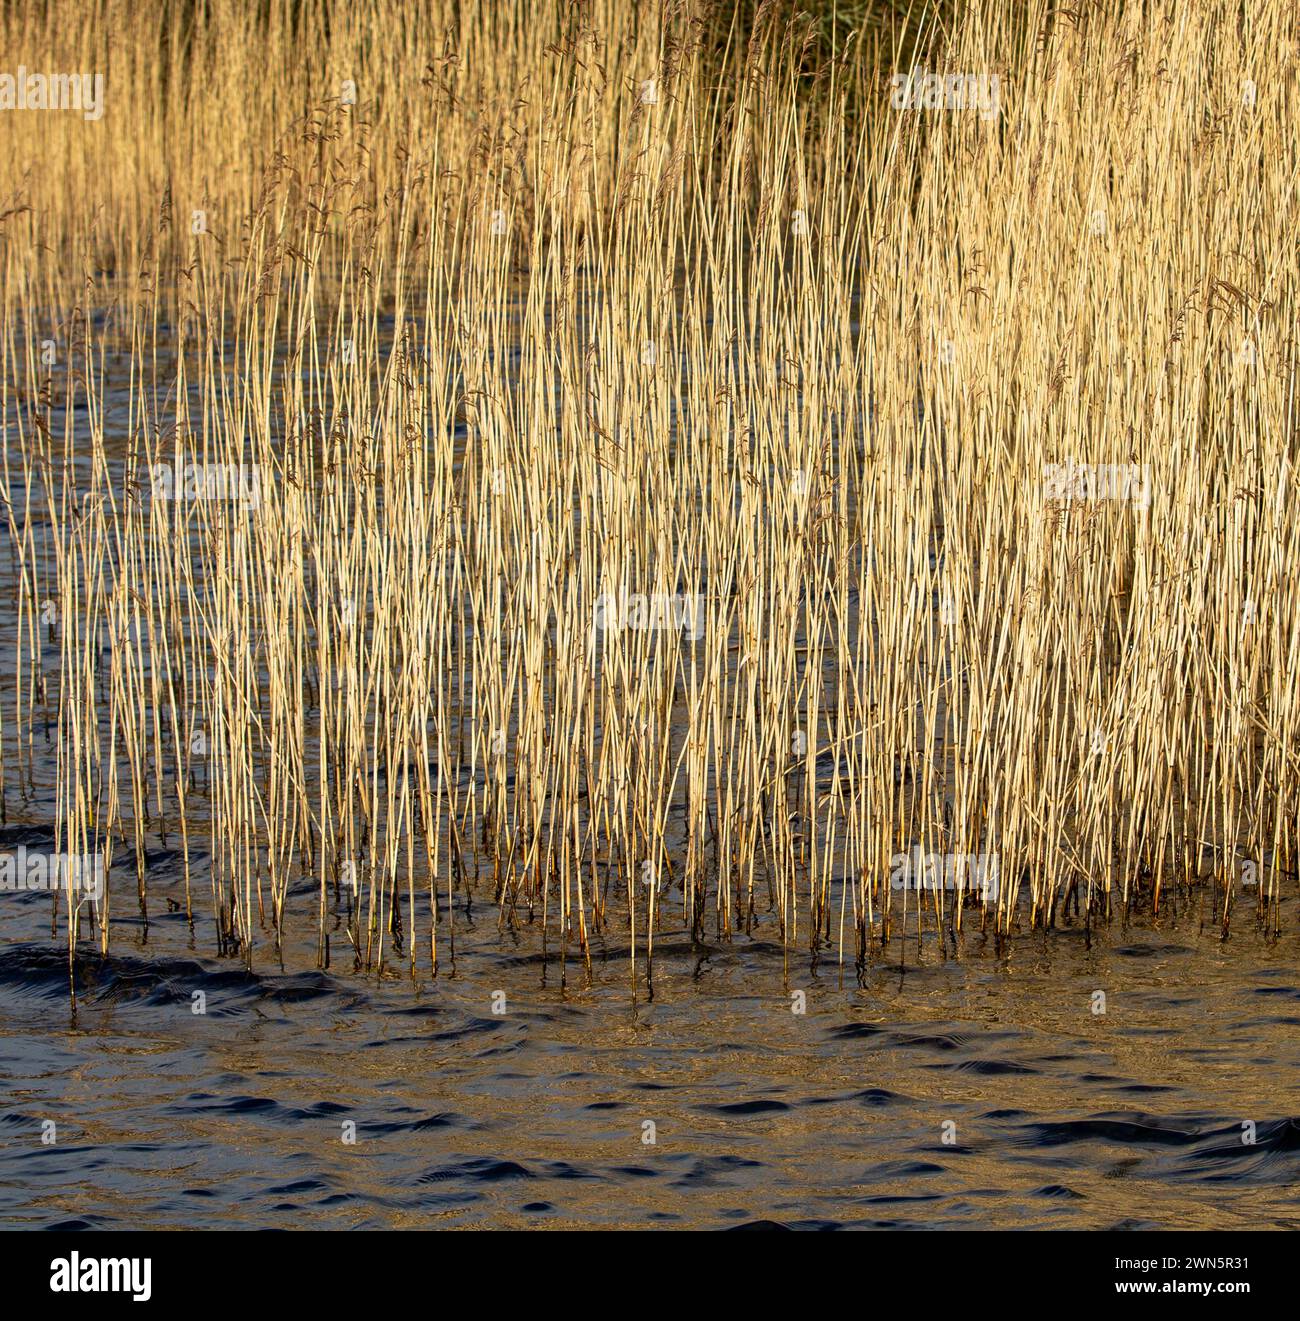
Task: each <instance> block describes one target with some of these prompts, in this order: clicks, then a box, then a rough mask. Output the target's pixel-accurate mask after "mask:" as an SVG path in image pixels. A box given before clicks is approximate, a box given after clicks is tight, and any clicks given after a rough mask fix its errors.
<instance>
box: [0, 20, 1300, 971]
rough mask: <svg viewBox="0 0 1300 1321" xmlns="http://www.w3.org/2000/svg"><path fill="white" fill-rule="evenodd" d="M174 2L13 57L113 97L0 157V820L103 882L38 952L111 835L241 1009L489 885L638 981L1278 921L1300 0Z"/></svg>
mask: <svg viewBox="0 0 1300 1321" xmlns="http://www.w3.org/2000/svg"><path fill="white" fill-rule="evenodd" d="M160 13H161V17H160V16H159V14H157V13H155V14H150V15H147V16H146V15H144V14H142V13H140V12H139V11H138V10H135V9H133V8H132V7H130V6H128V5H126V4H124V3H118V2H117V0H92V2H91V3H88V4H79V5H72V4H69V3H66V0H50V3H48V4H43V5H38V4H34V3H32V4H19V5H17V6H12V7H6V9H5V11H4V13H3V14H0V49H3V50H4V51H6V52H7V53H9V58H10V60H11V62H12V63H13V64H17V63H18V62H19V61H20V60H21V61H22V62H23V63H24V64H25V65H26V67H27V68H29V69H35V68H45V69H66V70H74V69H75V70H102V71H103V72H104V73H105V109H104V114H103V117H102V118H101V119H99V120H97V121H94V122H90V121H86V120H85V119H84V118H83V117H82V116H80V115H75V114H72V115H69V114H66V113H55V112H36V111H26V112H22V111H14V112H6V113H5V117H4V124H5V128H6V131H7V135H8V136H7V139H6V140H7V141H8V142H9V143H10V150H9V151H8V152H7V153H6V159H5V161H4V164H3V166H2V167H0V168H3V170H4V174H5V177H4V179H3V180H2V181H0V300H2V304H3V309H4V324H3V337H2V341H0V445H2V448H3V465H2V471H0V481H2V483H3V485H2V486H0V506H2V507H3V514H2V517H0V523H2V525H3V527H4V534H3V547H2V548H0V564H3V565H4V568H3V570H0V575H2V579H0V580H2V581H3V584H4V586H3V593H4V595H3V599H4V609H3V614H2V615H0V640H3V643H4V649H5V660H4V664H3V671H2V674H3V678H2V681H0V698H2V700H0V776H2V777H3V783H2V786H0V798H2V799H3V810H4V811H5V813H6V815H7V817H8V819H9V820H10V821H36V822H45V821H48V822H49V824H50V826H51V828H52V833H53V839H54V847H55V848H56V849H57V850H61V851H67V852H69V853H73V854H78V855H86V854H96V855H101V856H102V857H103V858H104V859H105V860H106V862H107V864H108V875H109V883H108V885H107V888H106V890H105V892H104V893H103V894H102V895H101V896H100V897H99V898H97V899H93V900H92V899H85V898H78V897H77V896H75V895H74V894H73V893H72V892H71V891H70V890H69V891H67V892H65V894H64V896H63V898H62V900H61V903H62V916H61V918H60V919H59V921H60V922H61V923H62V926H63V928H64V929H65V930H66V936H67V940H68V948H69V955H70V958H74V957H75V956H76V954H77V951H78V950H79V949H82V948H84V949H87V950H89V949H92V948H96V947H97V948H98V949H100V950H102V951H104V952H107V951H108V950H109V948H110V934H111V933H112V932H113V929H114V928H113V919H114V917H115V915H116V914H118V913H119V912H122V911H123V910H124V911H125V913H126V914H135V913H137V912H138V913H139V914H142V915H144V916H145V918H146V919H147V918H148V916H149V914H150V912H151V908H156V906H157V904H158V903H159V902H160V897H159V896H160V893H161V892H160V889H159V882H158V880H157V872H158V870H159V864H158V862H157V860H158V858H159V857H160V856H162V857H165V858H166V859H168V860H169V861H168V864H167V865H168V866H169V867H170V868H171V872H170V875H171V877H172V880H171V883H170V886H169V888H168V890H167V896H168V900H167V901H168V902H170V903H171V904H173V905H177V904H183V906H184V908H185V910H186V912H187V913H188V914H189V915H190V916H191V918H192V920H193V921H194V922H195V923H196V924H197V925H198V926H199V927H200V929H201V930H203V931H205V932H207V933H211V932H212V930H213V927H212V926H211V925H209V923H212V924H214V925H215V945H216V948H217V950H218V951H219V952H220V953H222V954H225V955H228V956H230V957H238V958H241V959H243V960H245V961H246V962H247V963H248V964H249V965H250V966H252V965H253V964H254V963H255V962H256V961H257V960H258V959H262V960H268V961H269V960H274V959H275V958H276V957H278V955H279V953H280V952H281V951H282V948H283V946H284V944H285V942H286V939H287V931H288V928H289V925H290V924H292V923H298V924H305V929H306V930H307V931H311V930H314V931H315V943H316V948H317V957H318V960H319V961H320V963H321V964H322V965H337V964H338V963H339V962H340V961H341V960H344V961H350V962H351V963H352V964H354V965H355V966H356V967H357V968H359V969H365V970H371V971H374V970H384V969H392V970H403V969H404V970H409V972H410V973H411V974H412V975H416V976H427V975H430V974H432V973H436V972H439V971H441V970H443V969H445V968H449V967H452V966H454V961H455V955H456V934H457V926H458V922H460V921H462V918H461V916H460V914H461V913H462V911H463V910H464V908H465V907H466V905H468V904H470V903H472V902H479V903H482V902H486V901H488V900H490V901H491V903H493V904H494V905H495V906H496V909H497V912H498V920H499V922H500V924H501V925H502V927H503V928H506V927H510V928H515V929H520V930H522V929H531V930H533V931H535V932H537V933H539V934H540V937H541V939H543V940H544V941H545V942H546V944H547V948H548V950H549V949H553V950H554V951H555V953H556V957H557V958H559V959H561V960H562V961H563V962H564V963H565V964H569V963H575V964H577V963H580V962H581V961H583V960H589V959H590V957H591V950H592V946H593V942H595V941H597V940H605V939H607V938H611V937H612V938H616V939H617V940H619V941H625V942H626V943H627V947H628V949H629V950H630V954H631V960H632V971H633V977H634V979H636V978H637V977H639V976H640V975H642V973H643V972H644V970H645V969H646V968H647V967H648V966H649V965H648V963H647V960H649V959H652V958H653V953H654V941H655V938H656V936H658V935H661V934H662V933H663V932H665V931H680V930H683V929H685V930H687V931H689V932H690V933H692V934H694V935H695V936H697V937H699V938H706V937H707V938H708V939H719V938H721V939H726V938H728V937H732V936H736V935H738V934H741V933H752V932H754V931H756V930H760V929H761V930H768V931H772V932H775V933H777V935H778V936H779V939H780V940H782V941H783V942H785V943H786V944H787V945H788V946H791V947H794V946H803V947H811V948H813V949H814V950H816V951H819V952H822V953H824V954H826V955H828V956H829V957H832V958H835V959H838V960H840V961H845V962H852V961H855V960H856V961H862V960H865V959H867V958H869V957H870V956H871V953H872V951H873V950H875V949H879V948H880V947H881V945H882V944H883V943H884V942H888V941H889V940H891V939H895V938H901V937H902V936H903V934H904V933H906V932H911V933H912V936H913V937H914V938H915V939H916V940H921V941H924V940H927V939H939V940H942V941H944V942H947V941H949V940H950V939H954V940H955V939H957V938H958V937H959V935H960V933H961V931H962V930H963V928H965V929H968V930H969V929H970V928H971V927H972V926H974V927H975V928H977V929H979V930H981V931H984V932H989V933H992V934H993V935H994V936H996V937H998V938H999V939H1000V938H1002V937H1004V936H1009V935H1011V934H1012V933H1014V932H1015V931H1017V930H1026V929H1029V928H1032V927H1035V926H1038V927H1050V926H1052V925H1055V924H1059V923H1061V922H1063V921H1068V922H1082V923H1086V924H1092V923H1094V922H1098V921H1106V920H1109V919H1111V918H1113V917H1114V916H1115V915H1116V914H1121V915H1125V914H1128V913H1130V912H1131V911H1133V910H1134V909H1136V908H1143V909H1146V908H1150V909H1151V910H1153V911H1155V912H1157V913H1160V914H1163V913H1165V912H1166V911H1168V910H1170V909H1171V908H1172V909H1173V910H1175V911H1177V910H1178V909H1179V908H1180V907H1183V908H1186V907H1188V906H1193V907H1194V908H1195V909H1196V910H1197V911H1199V912H1200V913H1201V915H1202V918H1203V920H1209V921H1212V922H1213V923H1215V924H1218V925H1219V926H1221V928H1222V931H1223V934H1224V935H1225V936H1226V935H1227V932H1228V929H1229V921H1230V917H1231V914H1232V911H1233V908H1234V906H1238V907H1239V906H1241V905H1243V904H1244V905H1245V906H1246V911H1248V912H1249V913H1250V915H1251V918H1252V920H1254V921H1256V922H1258V923H1259V924H1260V925H1261V926H1262V927H1263V928H1264V929H1265V930H1266V931H1270V932H1272V931H1276V930H1277V929H1278V928H1279V926H1280V924H1281V922H1282V920H1283V902H1284V900H1285V899H1286V898H1287V897H1288V896H1290V897H1292V898H1294V893H1295V885H1294V877H1295V870H1294V869H1295V844H1296V830H1297V809H1298V807H1300V797H1298V794H1300V701H1298V700H1297V684H1296V681H1295V678H1294V676H1295V675H1296V673H1297V672H1298V671H1300V605H1298V596H1300V593H1298V592H1297V587H1298V586H1300V584H1297V568H1298V567H1300V540H1298V539H1300V517H1297V515H1296V512H1295V511H1296V504H1295V499H1294V490H1295V486H1294V483H1295V480H1296V475H1295V473H1294V471H1293V459H1294V454H1295V451H1296V447H1297V438H1298V436H1300V427H1298V415H1297V398H1296V386H1297V374H1296V354H1297V345H1296V329H1297V324H1298V322H1297V276H1298V272H1300V261H1298V253H1297V241H1296V236H1297V234H1300V215H1298V214H1297V200H1296V198H1297V190H1296V182H1297V163H1296V154H1295V128H1296V125H1297V123H1300V95H1298V89H1297V74H1298V71H1300V68H1298V64H1297V59H1298V55H1300V44H1298V39H1300V14H1298V13H1297V10H1296V8H1295V6H1294V5H1292V4H1290V3H1287V2H1286V0H1260V3H1257V4H1251V5H1248V6H1242V5H1240V4H1236V3H1227V2H1226V0H1195V2H1194V3H1187V2H1186V0H1178V2H1177V3H1175V2H1174V0H1155V2H1154V3H1152V2H1150V0H1148V2H1147V3H1134V2H1131V0H1116V2H1115V3H1113V4H1105V5H1094V4H1087V3H1084V4H1080V5H1076V6H1072V7H1070V8H1064V7H1060V6H1049V5H1047V4H1044V3H1028V4H1024V5H1015V6H1012V5H1006V4H1003V3H989V4H979V3H974V4H970V5H957V6H943V7H941V8H939V9H936V10H935V11H933V12H927V11H924V10H922V9H921V8H920V7H913V9H911V10H909V11H906V12H904V11H903V10H901V9H892V8H889V7H888V6H879V7H876V6H859V7H858V9H857V10H854V9H852V8H847V9H845V10H842V11H841V10H836V11H833V12H832V13H831V14H830V15H828V16H827V15H808V14H802V13H799V12H797V10H796V9H795V8H793V7H791V6H788V5H780V4H771V3H763V4H760V5H758V6H757V8H742V10H741V11H739V12H733V10H732V8H731V7H730V6H727V7H720V8H716V9H715V8H711V7H708V6H705V5H703V4H694V3H690V2H689V0H688V2H683V3H670V4H666V5H662V6H659V5H655V6H649V5H645V6H630V5H626V4H622V3H618V2H616V0H589V2H587V3H579V4H560V3H555V2H554V0H537V3H535V4H530V5H523V4H511V3H506V4H498V3H492V4H487V3H484V4H478V3H474V2H473V0H463V2H462V3H458V4H453V3H450V2H449V0H425V2H424V3H419V4H417V5H414V6H410V5H406V4H403V5H393V4H389V3H386V0H378V3H376V4H374V5H372V6H354V5H344V4H335V3H332V2H329V0H316V2H315V3H290V2H289V0H270V3H268V4H265V5H262V6H256V7H249V6H245V5H242V4H238V3H234V2H233V0H211V2H210V3H205V4H188V3H185V4H183V3H178V2H173V3H167V4H164V5H163V6H162V7H161V11H160ZM923 70H930V71H934V72H936V73H939V74H943V75H945V76H947V75H949V74H954V73H957V74H970V75H978V76H981V77H984V78H985V79H986V82H985V84H984V85H985V86H986V87H987V86H988V83H987V79H988V78H989V77H991V76H993V75H995V76H996V79H997V83H996V86H997V89H998V95H999V104H998V106H997V109H996V113H994V114H985V113H981V112H980V111H979V110H978V109H974V110H973V109H972V108H971V107H970V106H969V105H968V106H966V108H957V109H954V108H952V107H951V106H949V107H948V108H943V107H937V106H936V107H931V108H928V109H927V108H925V106H924V105H922V106H920V107H913V108H901V109H900V108H898V107H897V106H896V105H895V104H894V101H895V99H896V97H895V93H894V91H893V85H892V84H891V78H892V77H893V75H895V74H896V73H899V72H902V73H904V74H906V73H909V72H911V71H923ZM972 85H973V84H972ZM918 86H919V84H918ZM1067 463H1068V464H1074V465H1085V470H1088V471H1093V470H1101V469H1106V468H1107V467H1109V466H1113V465H1121V466H1123V467H1124V468H1125V469H1126V470H1127V469H1130V468H1131V469H1133V470H1136V471H1139V472H1142V473H1143V474H1144V478H1143V487H1142V489H1143V490H1144V491H1145V493H1146V494H1145V497H1144V498H1141V499H1139V498H1135V490H1136V488H1133V489H1128V490H1127V491H1126V492H1120V493H1119V494H1120V496H1121V498H1113V499H1099V498H1095V497H1096V495H1097V492H1096V491H1095V490H1094V491H1093V492H1092V495H1093V497H1094V498H1088V492H1087V491H1086V489H1085V487H1086V483H1085V486H1084V487H1078V488H1076V487H1074V486H1073V485H1071V486H1070V488H1069V491H1068V492H1067V496H1066V498H1057V496H1059V495H1060V492H1056V493H1055V494H1054V493H1053V491H1052V490H1051V489H1050V487H1051V483H1050V481H1045V473H1047V472H1048V471H1050V470H1051V469H1050V465H1062V464H1067ZM195 465H198V466H197V467H196V466H195ZM1103 494H1104V492H1103ZM1112 494H1114V492H1112ZM914 853H919V854H920V855H922V856H929V855H939V856H941V857H952V856H961V857H967V856H982V857H990V858H995V859H996V871H997V876H998V878H999V884H997V885H996V886H993V887H992V888H989V887H987V886H975V885H973V884H972V883H971V880H970V876H969V874H968V873H967V872H965V871H963V870H962V869H961V868H960V867H958V868H957V870H956V872H955V874H954V884H953V886H952V887H951V888H945V887H943V886H942V885H930V886H923V887H922V888H920V889H919V890H912V889H908V888H907V887H906V886H903V887H900V886H898V885H896V884H894V883H893V882H892V880H891V877H892V874H893V872H894V870H895V868H896V860H897V858H898V856H899V855H908V856H911V855H912V854H914ZM177 877H179V878H180V879H179V881H178V880H177V879H176V878H177ZM178 885H179V886H180V890H179V891H178V890H177V888H176V887H177V886H178ZM1207 914H1208V915H1209V916H1208V918H1207V917H1206V915H1207ZM946 947H947V946H946V944H945V948H946Z"/></svg>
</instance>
